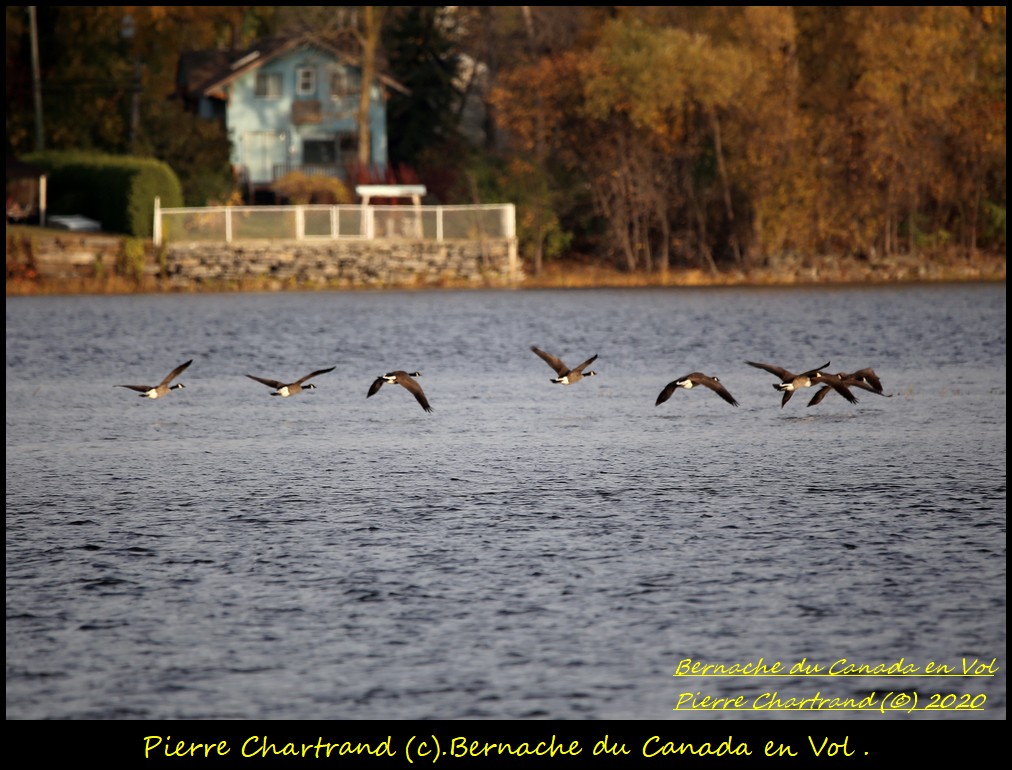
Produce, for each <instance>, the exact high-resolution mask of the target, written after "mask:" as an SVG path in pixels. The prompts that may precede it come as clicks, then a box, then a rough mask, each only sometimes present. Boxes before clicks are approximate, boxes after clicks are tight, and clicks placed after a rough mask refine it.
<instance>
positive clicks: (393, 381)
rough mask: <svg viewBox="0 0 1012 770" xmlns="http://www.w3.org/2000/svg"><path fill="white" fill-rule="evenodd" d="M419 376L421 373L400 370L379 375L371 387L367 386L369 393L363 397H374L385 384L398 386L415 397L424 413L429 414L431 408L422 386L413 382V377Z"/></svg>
mask: <svg viewBox="0 0 1012 770" xmlns="http://www.w3.org/2000/svg"><path fill="white" fill-rule="evenodd" d="M421 376H422V373H421V372H410V373H409V372H405V371H402V370H397V371H396V372H387V373H386V374H381V375H380V376H379V377H377V378H376V379H375V380H373V381H372V385H370V386H369V392H368V393H366V395H365V397H366V398H371V397H372V396H375V395H376V394H377V393H378V392H379V389H380V388H382V387H383V386H384V385H386V384H390V385H400V386H401V387H402V388H405V389H406V390H407V391H408V392H409V393H411V394H412V395H413V396H414V397H415V399H416V400H417V401H418V403H419V404H421V405H422V409H424V410H425V411H426V412H431V411H432V407H431V406H429V400H428V399H427V398H426V397H425V392H424V391H423V390H422V386H421V385H419V384H418V382H417V381H416V380H415V377H421Z"/></svg>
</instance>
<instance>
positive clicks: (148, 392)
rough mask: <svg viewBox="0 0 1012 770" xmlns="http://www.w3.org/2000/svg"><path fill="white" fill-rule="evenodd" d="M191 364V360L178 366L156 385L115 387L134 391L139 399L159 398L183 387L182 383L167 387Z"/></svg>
mask: <svg viewBox="0 0 1012 770" xmlns="http://www.w3.org/2000/svg"><path fill="white" fill-rule="evenodd" d="M192 363H193V359H192V358H191V359H190V360H189V361H187V362H186V363H185V364H180V365H179V366H177V367H176V368H175V369H173V370H172V371H171V372H169V373H168V374H167V375H166V376H165V379H164V380H162V381H161V382H160V383H158V384H157V385H117V386H116V387H117V388H129V389H130V390H136V391H137V392H138V393H140V394H141V398H161V397H162V396H164V395H165V394H166V393H168V392H169V391H170V390H179V389H180V388H182V387H183V383H181V382H178V383H176V384H175V385H172V386H171V387H170V386H169V383H170V382H172V381H173V380H174V379H176V377H178V376H179V375H180V374H182V373H183V371H184V370H185V369H186V367H188V366H189V365H190V364H192Z"/></svg>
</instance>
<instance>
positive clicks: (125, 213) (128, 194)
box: [24, 151, 183, 238]
mask: <svg viewBox="0 0 1012 770" xmlns="http://www.w3.org/2000/svg"><path fill="white" fill-rule="evenodd" d="M24 160H25V161H27V162H28V163H32V164H35V165H37V166H40V167H42V168H44V169H46V171H47V176H48V181H47V193H46V199H47V200H46V209H47V214H48V215H60V214H80V215H82V216H86V217H89V218H91V219H95V220H97V221H99V222H101V223H102V230H103V231H104V232H107V233H122V234H124V235H132V236H134V237H135V238H150V237H151V235H152V220H153V215H154V208H155V198H156V197H158V198H160V199H161V205H162V206H163V207H165V208H173V207H177V206H182V205H183V189H182V186H181V185H180V183H179V177H177V176H176V174H175V172H174V171H173V170H172V169H171V168H170V167H169V166H168V164H166V163H164V162H162V161H160V160H156V159H154V158H137V157H132V156H126V155H102V154H98V153H89V152H83V151H46V152H39V153H31V154H29V155H26V156H24Z"/></svg>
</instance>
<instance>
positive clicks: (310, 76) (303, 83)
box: [295, 67, 316, 96]
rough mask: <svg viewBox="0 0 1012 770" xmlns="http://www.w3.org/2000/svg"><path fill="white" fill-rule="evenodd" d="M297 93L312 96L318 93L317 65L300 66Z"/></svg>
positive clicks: (296, 74) (297, 76)
mask: <svg viewBox="0 0 1012 770" xmlns="http://www.w3.org/2000/svg"><path fill="white" fill-rule="evenodd" d="M295 93H296V94H298V95H299V96H312V95H313V94H315V93H316V68H315V67H300V68H299V69H298V70H296V72H295Z"/></svg>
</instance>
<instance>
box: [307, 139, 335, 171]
mask: <svg viewBox="0 0 1012 770" xmlns="http://www.w3.org/2000/svg"><path fill="white" fill-rule="evenodd" d="M302 162H303V163H304V164H306V165H326V166H332V165H334V164H335V163H337V144H336V142H335V141H334V140H333V139H306V140H305V141H304V142H303V143H302Z"/></svg>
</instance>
